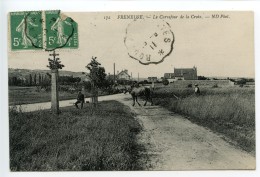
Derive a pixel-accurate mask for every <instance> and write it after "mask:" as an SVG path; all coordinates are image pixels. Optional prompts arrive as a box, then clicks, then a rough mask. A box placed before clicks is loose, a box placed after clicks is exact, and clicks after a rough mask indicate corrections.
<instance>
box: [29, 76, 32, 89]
mask: <svg viewBox="0 0 260 177" xmlns="http://www.w3.org/2000/svg"><path fill="white" fill-rule="evenodd" d="M29 85H30V86H32V75H31V74H30V76H29Z"/></svg>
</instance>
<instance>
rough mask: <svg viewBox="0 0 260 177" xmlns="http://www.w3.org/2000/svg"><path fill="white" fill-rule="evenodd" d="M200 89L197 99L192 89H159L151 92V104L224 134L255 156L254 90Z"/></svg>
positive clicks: (232, 88)
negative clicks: (152, 97) (152, 102)
mask: <svg viewBox="0 0 260 177" xmlns="http://www.w3.org/2000/svg"><path fill="white" fill-rule="evenodd" d="M200 90H201V94H200V95H199V96H196V95H194V93H193V92H194V91H193V89H192V88H173V87H171V86H167V87H161V88H158V89H156V90H155V92H154V102H155V104H157V105H161V106H163V107H166V108H168V109H169V110H171V111H174V112H177V113H180V114H182V115H185V116H187V117H188V119H190V120H191V121H192V122H195V123H197V124H200V125H203V126H205V127H208V128H210V129H211V130H213V131H215V132H218V133H221V134H223V135H225V136H226V137H227V138H228V139H229V140H232V143H235V144H236V145H238V146H239V147H241V148H242V149H244V150H246V151H247V152H250V153H252V154H255V91H254V89H253V88H239V87H225V88H208V87H205V88H203V87H201V88H200ZM174 95H175V96H177V97H179V99H176V98H175V97H174Z"/></svg>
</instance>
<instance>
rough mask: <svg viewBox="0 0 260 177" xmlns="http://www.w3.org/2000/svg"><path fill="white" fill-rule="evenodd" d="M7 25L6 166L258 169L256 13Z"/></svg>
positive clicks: (41, 18) (24, 14) (36, 16)
mask: <svg viewBox="0 0 260 177" xmlns="http://www.w3.org/2000/svg"><path fill="white" fill-rule="evenodd" d="M8 22H9V24H8V79H9V83H8V84H9V138H10V139H9V141H10V145H9V146H10V171H137V170H141V171H155V170H156V171H158V170H160V171H161V170H162V171H165V170H167V171H175V170H182V171H185V170H255V168H256V157H255V154H256V148H255V144H256V143H255V70H254V13H253V12H249V11H232V12H231V11H172V12H170V11H167V12H165V11H162V12H159V11H156V12H153V11H150V12H63V11H62V10H42V11H19V12H10V13H9V15H8Z"/></svg>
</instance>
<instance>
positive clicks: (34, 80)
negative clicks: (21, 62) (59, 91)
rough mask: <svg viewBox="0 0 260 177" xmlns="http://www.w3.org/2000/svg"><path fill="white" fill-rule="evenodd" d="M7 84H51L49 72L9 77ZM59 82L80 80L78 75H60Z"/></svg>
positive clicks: (63, 83) (71, 82)
mask: <svg viewBox="0 0 260 177" xmlns="http://www.w3.org/2000/svg"><path fill="white" fill-rule="evenodd" d="M8 80H9V86H50V85H51V74H50V73H46V74H41V73H39V74H38V73H35V74H29V75H28V76H27V77H17V76H10V77H9V79H8ZM58 81H59V83H60V84H61V85H72V84H75V83H79V82H80V81H81V78H80V77H73V76H60V77H59V80H58Z"/></svg>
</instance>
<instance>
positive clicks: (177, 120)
mask: <svg viewBox="0 0 260 177" xmlns="http://www.w3.org/2000/svg"><path fill="white" fill-rule="evenodd" d="M117 99H118V101H120V102H122V103H123V104H125V105H127V106H129V107H130V108H131V110H132V111H133V112H135V113H136V114H137V120H138V121H139V122H140V124H141V125H142V127H143V131H142V132H141V133H140V135H139V137H138V138H139V143H140V144H141V145H143V146H144V147H145V150H144V152H142V153H143V157H144V158H142V159H140V161H141V162H140V163H141V164H145V169H146V170H199V169H203V170H205V169H212V170H213V169H214V170H216V169H255V157H253V156H252V155H250V154H248V153H247V152H245V151H243V150H240V149H239V148H236V147H234V146H232V145H230V144H229V143H227V142H226V141H224V140H223V138H221V136H220V135H217V134H215V133H213V132H211V131H210V130H208V129H206V128H204V127H201V126H198V125H196V124H194V123H192V122H190V121H189V120H187V119H185V118H184V117H182V116H180V115H178V114H174V113H172V112H170V111H168V110H166V109H164V108H162V107H159V106H146V107H139V106H137V105H136V106H135V107H133V106H132V105H131V104H132V100H131V98H130V95H128V96H127V95H122V96H121V97H118V98H117ZM140 102H142V101H140ZM142 103H143V102H142ZM147 157H148V159H149V160H147Z"/></svg>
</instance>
